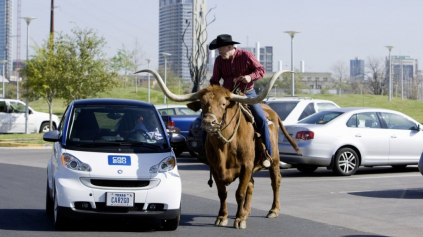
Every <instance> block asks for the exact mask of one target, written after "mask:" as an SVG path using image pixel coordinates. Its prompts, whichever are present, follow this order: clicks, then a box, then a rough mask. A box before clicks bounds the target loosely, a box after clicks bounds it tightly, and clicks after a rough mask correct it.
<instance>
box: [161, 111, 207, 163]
mask: <svg viewBox="0 0 423 237" xmlns="http://www.w3.org/2000/svg"><path fill="white" fill-rule="evenodd" d="M156 108H157V110H158V111H159V113H160V114H161V115H162V119H163V121H164V123H165V126H166V129H167V132H168V133H169V134H170V135H171V136H172V147H173V149H174V152H175V154H176V155H177V156H179V155H180V154H181V153H182V152H184V151H186V150H188V149H187V145H186V137H187V135H188V133H189V127H190V124H191V123H192V121H194V120H195V119H196V118H197V116H198V115H199V114H201V111H193V110H191V109H189V108H188V107H187V106H186V105H173V104H166V105H156ZM190 153H191V155H192V156H194V157H195V154H193V153H192V152H190Z"/></svg>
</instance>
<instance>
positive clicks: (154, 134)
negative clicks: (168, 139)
mask: <svg viewBox="0 0 423 237" xmlns="http://www.w3.org/2000/svg"><path fill="white" fill-rule="evenodd" d="M133 130H135V131H137V130H141V131H143V132H145V133H147V134H148V136H149V138H150V139H154V140H160V139H163V136H162V134H161V133H160V132H159V129H158V126H157V122H156V120H155V119H154V118H152V117H150V118H149V119H144V117H143V116H142V115H141V116H140V117H139V119H138V120H137V121H136V124H135V127H134V129H133Z"/></svg>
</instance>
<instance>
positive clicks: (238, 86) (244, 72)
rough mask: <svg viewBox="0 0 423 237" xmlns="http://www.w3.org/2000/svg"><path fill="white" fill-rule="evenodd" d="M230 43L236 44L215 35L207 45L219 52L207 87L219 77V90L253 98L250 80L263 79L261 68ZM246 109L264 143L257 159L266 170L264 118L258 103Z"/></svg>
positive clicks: (268, 154) (267, 145) (268, 146)
mask: <svg viewBox="0 0 423 237" xmlns="http://www.w3.org/2000/svg"><path fill="white" fill-rule="evenodd" d="M234 44H239V43H238V42H236V41H232V36H230V35H227V34H223V35H218V36H217V38H216V39H214V40H213V41H212V42H211V43H210V45H209V49H210V50H214V49H217V50H218V52H219V56H218V57H217V58H216V60H215V62H214V68H213V76H212V77H211V79H210V84H211V85H220V83H219V81H220V79H221V78H222V79H223V87H225V88H226V89H228V90H229V91H232V92H233V93H237V90H239V91H240V92H242V93H244V94H245V95H246V96H247V97H256V96H257V94H256V92H255V90H254V81H256V80H258V79H260V78H262V77H263V76H264V74H265V69H264V67H263V66H262V65H261V64H260V62H259V61H258V60H257V59H256V57H255V56H254V55H253V54H252V53H250V52H248V51H245V50H242V49H237V48H235V47H234ZM237 94H238V93H237ZM248 108H249V109H250V111H251V113H252V114H253V116H254V121H255V123H256V128H257V131H258V132H259V133H260V137H261V140H262V142H263V143H264V147H265V149H263V151H262V156H261V157H263V166H264V167H269V166H270V163H271V162H272V145H271V143H270V138H269V128H268V125H267V120H266V117H265V115H264V113H263V109H262V107H261V105H260V104H250V105H248Z"/></svg>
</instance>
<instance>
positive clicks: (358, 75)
mask: <svg viewBox="0 0 423 237" xmlns="http://www.w3.org/2000/svg"><path fill="white" fill-rule="evenodd" d="M350 78H351V79H352V80H363V79H364V60H362V59H360V58H355V59H351V60H350Z"/></svg>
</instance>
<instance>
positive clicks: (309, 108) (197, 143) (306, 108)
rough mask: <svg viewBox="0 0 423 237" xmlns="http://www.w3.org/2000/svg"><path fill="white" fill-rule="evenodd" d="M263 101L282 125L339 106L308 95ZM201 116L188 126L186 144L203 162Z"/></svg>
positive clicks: (282, 166) (280, 132)
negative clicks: (188, 131)
mask: <svg viewBox="0 0 423 237" xmlns="http://www.w3.org/2000/svg"><path fill="white" fill-rule="evenodd" d="M263 103H265V104H268V105H269V106H270V107H271V108H272V109H273V110H274V111H275V112H276V113H277V114H278V115H279V117H280V118H281V120H282V121H283V124H284V125H289V124H295V123H297V122H298V121H299V120H301V119H303V118H305V117H307V116H309V115H311V114H314V113H316V112H320V111H324V110H328V109H333V108H339V106H338V105H337V104H336V103H334V102H332V101H330V100H320V99H313V98H309V97H268V98H266V99H265V100H264V101H263ZM201 134H202V128H201V116H198V117H197V119H196V120H194V122H192V124H191V127H190V133H189V134H188V136H187V146H188V149H189V150H190V151H192V152H193V153H195V154H196V156H197V158H198V160H199V161H200V162H203V163H205V162H206V160H207V159H206V158H205V152H204V142H203V138H202V135H201ZM283 137H284V136H283V134H282V131H279V139H280V140H281V139H283ZM279 166H280V168H290V167H291V165H290V164H286V163H284V162H280V163H279Z"/></svg>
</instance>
